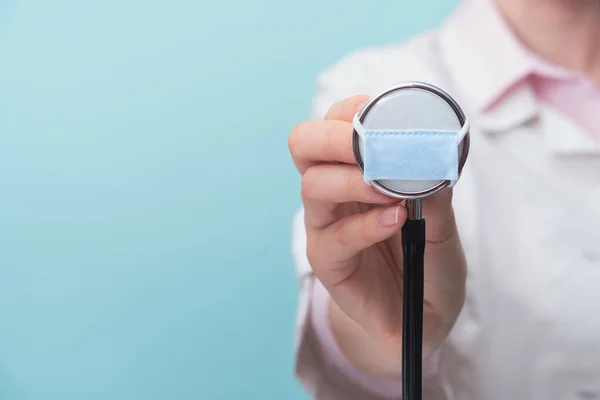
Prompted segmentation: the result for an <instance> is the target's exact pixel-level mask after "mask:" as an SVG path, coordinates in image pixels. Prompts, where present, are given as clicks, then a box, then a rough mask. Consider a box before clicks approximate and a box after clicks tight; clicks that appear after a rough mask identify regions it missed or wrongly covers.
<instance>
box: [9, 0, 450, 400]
mask: <svg viewBox="0 0 600 400" xmlns="http://www.w3.org/2000/svg"><path fill="white" fill-rule="evenodd" d="M454 4H455V1H451V0H437V1H436V0H427V1H423V0H421V1H411V2H408V1H404V0H380V1H375V2H371V3H368V2H365V1H364V0H363V1H358V0H348V1H341V0H304V1H295V2H292V1H282V0H254V1H252V0H234V1H205V0H200V1H199V0H195V1H194V0H169V1H166V0H164V1H151V0H144V1H142V0H129V1H125V0H86V1H81V0H55V1H51V0H3V1H1V2H0V399H3V400H25V399H27V400H29V399H35V400H52V399H60V400H71V399H77V400H80V399H111V400H121V399H127V400H131V399H144V400H146V399H232V400H233V399H236V400H237V399H305V398H306V395H305V394H304V392H303V391H302V389H301V388H300V387H299V385H298V384H297V383H296V382H295V381H294V379H293V374H292V358H293V354H292V345H293V331H294V313H295V307H296V296H297V287H296V283H295V280H294V275H293V263H292V260H291V257H290V255H289V239H290V219H291V217H292V215H293V212H294V211H295V209H296V208H297V207H298V205H299V196H298V187H299V177H298V176H297V174H296V172H295V170H294V168H293V165H292V163H291V161H290V158H289V155H288V151H287V134H288V132H289V130H290V129H291V128H292V127H293V125H294V124H295V123H296V122H299V121H300V120H302V119H304V118H307V117H308V116H309V109H310V100H311V95H312V91H313V82H314V78H315V76H316V74H317V73H318V72H319V71H321V70H322V69H324V68H325V67H327V66H329V65H331V64H332V63H333V62H335V61H336V60H337V59H338V58H340V57H341V56H343V55H344V54H345V53H347V52H348V51H349V50H351V49H354V48H356V47H362V46H367V45H375V44H383V43H389V42H392V41H399V40H402V39H404V38H406V37H407V36H409V35H412V34H415V33H417V32H419V31H421V30H423V29H425V28H427V27H430V26H433V25H435V24H436V23H438V22H439V21H441V20H442V18H443V17H444V16H445V15H447V13H448V12H449V11H450V10H451V8H452V7H453V5H454ZM432 10H433V11H432Z"/></svg>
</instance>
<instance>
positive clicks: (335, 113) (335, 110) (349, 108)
mask: <svg viewBox="0 0 600 400" xmlns="http://www.w3.org/2000/svg"><path fill="white" fill-rule="evenodd" d="M367 100H369V96H365V95H357V96H352V97H349V98H347V99H345V100H342V101H340V102H337V103H335V104H334V105H333V106H331V108H330V109H329V111H328V112H327V114H326V115H325V119H326V120H339V121H346V122H352V119H353V118H354V114H356V113H357V112H358V110H359V109H360V107H361V106H362V105H363V104H364V103H366V102H367Z"/></svg>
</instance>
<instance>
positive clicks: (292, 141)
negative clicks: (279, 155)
mask: <svg viewBox="0 0 600 400" xmlns="http://www.w3.org/2000/svg"><path fill="white" fill-rule="evenodd" d="M307 125H308V121H303V122H300V123H299V124H297V125H296V126H295V127H294V128H293V129H292V131H291V132H290V134H289V136H288V148H289V150H290V153H291V154H292V156H294V157H297V156H298V155H299V154H300V149H301V147H302V139H303V137H304V132H306V129H307Z"/></svg>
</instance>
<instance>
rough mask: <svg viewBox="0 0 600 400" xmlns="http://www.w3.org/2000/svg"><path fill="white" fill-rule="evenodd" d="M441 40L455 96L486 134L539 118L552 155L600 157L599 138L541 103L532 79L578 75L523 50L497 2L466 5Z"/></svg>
mask: <svg viewBox="0 0 600 400" xmlns="http://www.w3.org/2000/svg"><path fill="white" fill-rule="evenodd" d="M439 40H440V43H441V46H440V48H441V56H442V58H443V61H444V63H445V64H446V67H447V69H448V72H449V74H450V75H451V80H452V81H453V82H457V83H458V84H457V85H456V90H455V92H456V95H457V96H458V97H459V98H460V99H462V100H463V101H464V102H465V104H467V105H468V106H469V107H468V109H469V111H470V112H472V113H473V115H472V116H470V117H471V119H473V120H474V119H476V120H477V125H478V126H479V127H481V128H482V130H483V131H484V132H486V133H489V134H497V133H501V132H505V131H510V130H512V129H515V128H517V127H519V126H523V125H525V124H527V123H528V122H531V121H533V120H536V119H537V120H540V121H541V122H542V125H541V126H542V129H541V130H542V132H543V134H544V135H545V136H546V137H547V140H546V142H547V144H548V148H549V150H550V151H552V152H553V153H555V154H580V153H583V154H589V153H593V154H600V143H598V140H596V139H594V138H592V137H591V136H590V134H589V133H587V132H585V131H584V130H583V129H582V128H581V127H579V126H578V125H577V124H575V123H572V122H571V121H567V120H566V118H564V117H563V116H561V115H560V114H559V113H558V112H557V111H555V110H551V109H548V108H547V106H545V105H543V104H540V102H539V101H538V100H537V97H536V95H535V91H534V88H533V86H532V84H531V80H530V79H529V77H530V76H531V75H532V74H540V75H543V76H550V77H553V78H557V79H566V78H569V77H571V76H572V75H573V74H572V73H571V72H569V71H567V70H564V69H562V68H560V67H556V66H553V65H551V64H549V63H546V62H544V61H542V60H540V59H539V58H537V57H536V56H535V55H533V54H532V53H531V52H529V51H528V50H527V49H526V48H525V47H523V46H522V45H521V44H520V42H519V41H518V40H517V39H516V37H515V36H514V35H513V33H512V32H511V30H510V28H509V27H508V25H507V24H506V22H505V21H504V20H503V18H502V16H501V15H500V13H499V12H498V11H497V10H496V8H495V6H494V4H493V2H492V0H464V1H463V2H461V4H460V5H459V7H458V9H457V10H456V11H455V13H454V14H453V15H451V16H450V18H449V19H448V20H447V21H446V23H445V24H444V25H443V26H442V27H441V29H440V35H439ZM559 120H560V121H561V122H558V121H559ZM567 132H568V134H567Z"/></svg>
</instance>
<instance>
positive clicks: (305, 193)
mask: <svg viewBox="0 0 600 400" xmlns="http://www.w3.org/2000/svg"><path fill="white" fill-rule="evenodd" d="M311 170H312V171H311ZM317 188H318V181H317V177H316V174H315V173H314V169H313V168H309V169H308V170H306V172H305V173H304V176H303V177H302V182H301V189H300V192H301V196H302V198H303V199H304V200H311V199H314V198H315V196H316V193H317Z"/></svg>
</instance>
